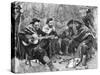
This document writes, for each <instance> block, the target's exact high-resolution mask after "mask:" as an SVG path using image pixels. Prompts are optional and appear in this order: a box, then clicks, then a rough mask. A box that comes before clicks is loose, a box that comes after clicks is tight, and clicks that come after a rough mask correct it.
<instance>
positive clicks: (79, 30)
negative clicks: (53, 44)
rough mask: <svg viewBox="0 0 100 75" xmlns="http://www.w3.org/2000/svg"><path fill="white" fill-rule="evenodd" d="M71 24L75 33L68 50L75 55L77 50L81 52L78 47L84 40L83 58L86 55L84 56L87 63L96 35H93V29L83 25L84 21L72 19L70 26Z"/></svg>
mask: <svg viewBox="0 0 100 75" xmlns="http://www.w3.org/2000/svg"><path fill="white" fill-rule="evenodd" d="M69 25H72V31H73V33H74V35H73V39H72V41H71V43H70V44H69V47H68V52H69V53H72V54H73V55H74V54H75V53H76V52H79V51H78V47H79V45H80V44H81V43H83V42H84V46H82V48H81V59H82V60H83V57H85V58H84V59H85V60H86V61H85V63H87V59H88V58H89V56H90V55H91V51H92V46H93V41H94V38H95V37H94V36H93V34H92V32H91V30H90V29H89V28H87V27H86V26H85V25H83V24H82V23H80V22H79V21H76V20H71V22H70V23H68V26H69ZM73 25H74V27H73ZM75 32H76V33H75ZM83 47H84V48H85V49H84V48H83ZM77 55H79V54H77ZM85 65H86V64H85Z"/></svg>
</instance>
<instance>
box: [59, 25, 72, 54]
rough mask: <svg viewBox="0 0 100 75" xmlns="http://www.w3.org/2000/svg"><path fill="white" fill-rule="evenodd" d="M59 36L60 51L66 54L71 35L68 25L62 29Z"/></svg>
mask: <svg viewBox="0 0 100 75" xmlns="http://www.w3.org/2000/svg"><path fill="white" fill-rule="evenodd" d="M60 38H61V51H62V54H64V55H65V54H68V45H69V41H70V40H71V37H70V36H69V31H68V27H66V29H65V30H64V31H63V33H62V34H61V35H60Z"/></svg>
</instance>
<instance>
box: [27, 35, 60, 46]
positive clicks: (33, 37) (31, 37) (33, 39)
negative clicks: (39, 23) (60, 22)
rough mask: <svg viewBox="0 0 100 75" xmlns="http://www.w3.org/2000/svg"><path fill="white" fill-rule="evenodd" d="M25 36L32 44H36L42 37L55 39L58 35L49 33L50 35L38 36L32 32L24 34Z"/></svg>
mask: <svg viewBox="0 0 100 75" xmlns="http://www.w3.org/2000/svg"><path fill="white" fill-rule="evenodd" d="M26 37H27V38H28V39H29V42H30V43H33V44H37V43H38V42H39V40H42V39H48V38H50V39H57V38H58V37H55V36H54V35H50V36H38V35H37V34H33V35H26Z"/></svg>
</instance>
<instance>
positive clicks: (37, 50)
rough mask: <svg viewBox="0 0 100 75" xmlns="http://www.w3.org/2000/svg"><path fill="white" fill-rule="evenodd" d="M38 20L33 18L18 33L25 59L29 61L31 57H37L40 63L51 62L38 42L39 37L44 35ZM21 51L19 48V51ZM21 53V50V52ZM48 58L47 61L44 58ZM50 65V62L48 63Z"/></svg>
mask: <svg viewBox="0 0 100 75" xmlns="http://www.w3.org/2000/svg"><path fill="white" fill-rule="evenodd" d="M39 25H40V20H38V19H36V18H34V19H33V21H32V22H31V23H30V24H29V25H28V26H26V27H25V29H24V31H23V33H19V38H20V39H21V44H22V45H23V48H24V51H25V55H26V57H25V58H26V59H27V60H28V61H29V63H30V65H31V62H30V60H32V59H38V60H39V61H40V62H41V63H42V64H49V63H51V62H50V60H49V58H48V56H47V54H46V51H45V50H44V49H42V48H41V46H40V45H39V43H40V42H41V40H39V39H40V37H41V36H44V35H45V33H44V32H42V30H41V29H40V26H39ZM20 52H21V49H20V51H19V53H20ZM21 54H23V51H22V53H21ZM45 58H48V61H47V60H46V59H45ZM50 65H51V64H50Z"/></svg>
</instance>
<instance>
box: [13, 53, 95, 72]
mask: <svg viewBox="0 0 100 75" xmlns="http://www.w3.org/2000/svg"><path fill="white" fill-rule="evenodd" d="M70 59H71V60H70ZM15 61H16V66H15V72H16V73H31V72H48V71H50V69H49V67H48V66H47V65H42V64H40V63H36V62H34V61H32V62H31V63H32V66H29V65H26V64H25V60H23V61H20V60H18V59H15ZM72 61H73V60H72V57H71V56H67V55H66V56H60V55H56V56H54V57H53V58H52V63H53V65H54V68H53V71H67V70H84V69H87V68H88V69H95V68H97V53H96V54H95V55H94V56H93V58H92V59H91V60H90V61H89V62H88V63H87V66H88V67H87V68H86V67H84V66H77V67H76V68H73V66H72V67H71V66H69V64H70V63H72ZM12 62H13V61H12ZM74 62H75V61H74ZM72 64H73V63H72Z"/></svg>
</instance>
